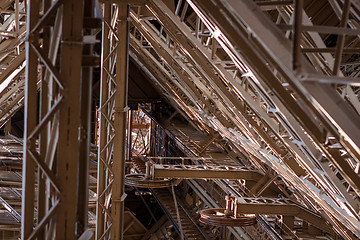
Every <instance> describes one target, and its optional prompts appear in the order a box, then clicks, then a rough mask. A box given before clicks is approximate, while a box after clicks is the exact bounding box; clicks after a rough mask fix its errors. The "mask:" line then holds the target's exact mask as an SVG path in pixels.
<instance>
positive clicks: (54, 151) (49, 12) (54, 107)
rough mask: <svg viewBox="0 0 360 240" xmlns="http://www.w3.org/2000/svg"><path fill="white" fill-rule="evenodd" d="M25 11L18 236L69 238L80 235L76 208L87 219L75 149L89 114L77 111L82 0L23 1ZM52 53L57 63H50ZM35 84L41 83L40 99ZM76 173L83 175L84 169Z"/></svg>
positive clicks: (54, 61)
mask: <svg viewBox="0 0 360 240" xmlns="http://www.w3.org/2000/svg"><path fill="white" fill-rule="evenodd" d="M27 10H28V15H27V33H28V35H27V42H26V60H27V62H26V63H27V67H26V86H25V134H24V138H25V139H24V161H23V197H22V231H21V232H22V236H21V237H22V239H52V238H56V239H75V238H76V235H77V234H78V235H80V234H81V231H80V230H79V232H78V233H77V229H76V221H77V218H76V213H77V212H82V213H83V215H84V217H83V219H82V221H83V222H87V214H85V213H87V208H86V205H87V195H86V193H87V191H86V189H85V191H84V190H83V189H80V190H79V188H78V184H79V175H80V174H81V173H82V172H81V170H79V172H78V169H79V156H80V152H81V154H82V156H86V155H88V154H89V152H88V149H80V148H79V127H80V123H81V122H82V121H81V118H86V119H84V121H83V122H88V121H89V116H81V115H80V110H81V109H82V107H81V106H80V105H81V102H80V99H81V98H80V96H81V61H82V49H83V47H82V41H83V39H82V36H83V17H84V16H83V14H82V11H83V1H78V0H63V1H49V0H44V1H43V2H40V1H39V0H29V1H28V8H27ZM40 13H42V17H41V18H40ZM53 19H55V21H51V20H53ZM51 24H54V25H53V26H52V25H51ZM40 33H42V34H40ZM50 36H51V37H50ZM49 38H50V41H49ZM60 38H61V42H60ZM60 45H61V46H60ZM59 50H60V51H59ZM58 52H60V67H58V66H57V65H56V64H55V63H56V59H57V58H58V56H57V54H58ZM39 62H40V63H41V64H42V65H41V66H42V68H41V72H40V71H38V70H40V68H39ZM39 76H40V78H39ZM39 79H41V82H40V83H39V82H38V81H39ZM37 85H41V88H40V91H41V93H40V96H41V98H40V101H38V97H37V96H38V92H37V88H38V87H37ZM38 107H39V108H40V115H39V116H37V108H38ZM39 140H40V141H39ZM38 144H39V148H38ZM39 149H40V150H39ZM35 173H37V174H38V178H37V179H38V182H37V183H36V181H35ZM82 176H83V177H84V178H87V173H85V176H84V174H83V175H82ZM86 181H87V179H86ZM45 189H46V190H45ZM44 192H46V196H45V194H44ZM35 193H36V194H37V196H38V204H37V206H36V207H37V209H35V204H34V202H35ZM79 201H82V202H84V201H85V204H78V203H79ZM34 211H37V213H38V219H37V221H34V215H35V214H34ZM34 223H35V224H36V225H35V226H34Z"/></svg>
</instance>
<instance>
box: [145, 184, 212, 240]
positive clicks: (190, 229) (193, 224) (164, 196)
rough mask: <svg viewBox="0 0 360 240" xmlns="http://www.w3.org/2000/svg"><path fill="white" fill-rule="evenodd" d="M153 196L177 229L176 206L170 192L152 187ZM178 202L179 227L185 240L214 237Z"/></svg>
mask: <svg viewBox="0 0 360 240" xmlns="http://www.w3.org/2000/svg"><path fill="white" fill-rule="evenodd" d="M152 191H153V193H154V196H155V198H156V199H157V200H158V202H159V203H160V205H161V206H162V208H163V210H164V211H165V212H166V215H167V216H168V217H170V218H171V219H170V220H171V222H172V223H173V224H174V225H175V226H177V228H178V229H179V224H178V222H177V215H176V207H175V205H174V199H173V197H172V194H171V192H170V191H169V190H168V189H164V188H162V189H152ZM177 202H178V205H179V206H178V209H179V215H180V219H181V227H182V231H183V234H184V238H185V239H187V240H196V239H199V240H200V239H201V240H203V239H209V240H210V239H215V238H214V237H212V236H211V233H210V232H209V230H207V229H204V228H203V227H201V226H200V224H199V222H198V221H197V219H196V218H195V217H194V216H191V214H190V213H189V212H187V211H186V210H185V208H183V207H181V203H179V199H177Z"/></svg>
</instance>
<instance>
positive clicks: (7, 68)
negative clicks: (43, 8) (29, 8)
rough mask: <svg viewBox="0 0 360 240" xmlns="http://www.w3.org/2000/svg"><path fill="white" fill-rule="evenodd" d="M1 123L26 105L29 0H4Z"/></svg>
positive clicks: (0, 38) (0, 25)
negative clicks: (26, 23)
mask: <svg viewBox="0 0 360 240" xmlns="http://www.w3.org/2000/svg"><path fill="white" fill-rule="evenodd" d="M0 5H1V9H2V10H1V11H0V14H1V15H2V17H3V20H2V22H1V23H0V59H1V60H0V65H1V70H0V126H3V125H4V124H5V123H6V122H7V121H8V120H9V119H10V117H11V116H12V115H13V114H14V113H15V112H16V111H17V110H18V109H19V108H20V107H22V106H23V99H24V85H25V78H24V72H25V43H24V37H25V31H26V25H25V21H24V18H26V14H25V1H18V0H16V1H1V2H0Z"/></svg>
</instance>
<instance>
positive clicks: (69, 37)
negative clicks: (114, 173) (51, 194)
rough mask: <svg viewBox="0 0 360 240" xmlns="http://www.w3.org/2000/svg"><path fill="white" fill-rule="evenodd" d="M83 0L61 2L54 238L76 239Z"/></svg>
mask: <svg viewBox="0 0 360 240" xmlns="http://www.w3.org/2000/svg"><path fill="white" fill-rule="evenodd" d="M83 17H84V16H83V1H78V0H65V1H64V3H63V19H62V42H61V54H60V73H61V75H62V81H63V85H64V89H65V90H64V96H65V97H64V101H63V105H62V109H61V111H60V113H59V129H60V134H59V145H58V151H57V174H58V181H59V185H60V186H61V188H62V189H61V190H62V191H61V194H62V199H61V203H60V204H61V207H60V208H61V211H58V212H57V215H56V239H75V237H76V235H75V231H76V229H75V223H76V211H77V209H76V206H77V204H76V203H77V197H78V196H77V194H74V193H77V184H78V178H77V176H78V167H79V165H78V161H79V156H80V154H79V153H80V148H79V132H80V130H79V127H80V110H81V108H80V93H81V91H80V89H81V81H80V77H81V58H82V29H83Z"/></svg>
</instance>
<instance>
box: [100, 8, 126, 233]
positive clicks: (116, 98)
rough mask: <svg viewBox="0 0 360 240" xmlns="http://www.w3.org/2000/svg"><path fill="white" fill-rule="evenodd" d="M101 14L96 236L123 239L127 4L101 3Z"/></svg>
mask: <svg viewBox="0 0 360 240" xmlns="http://www.w3.org/2000/svg"><path fill="white" fill-rule="evenodd" d="M103 11H104V22H103V27H102V30H103V46H102V63H101V64H102V65H101V75H102V77H101V97H100V98H101V100H100V113H101V114H100V129H99V132H100V136H99V137H100V146H99V151H98V187H97V192H98V199H97V210H96V215H97V225H96V236H97V239H110V238H111V239H123V228H124V200H125V197H126V194H125V192H124V177H125V160H126V159H125V157H126V156H125V153H126V135H125V134H126V120H127V111H128V107H127V86H128V81H127V78H128V48H129V40H128V38H129V35H128V32H129V23H128V17H129V5H128V4H127V3H119V4H115V5H113V4H110V3H109V2H105V3H104V5H103ZM115 29H116V30H115Z"/></svg>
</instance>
